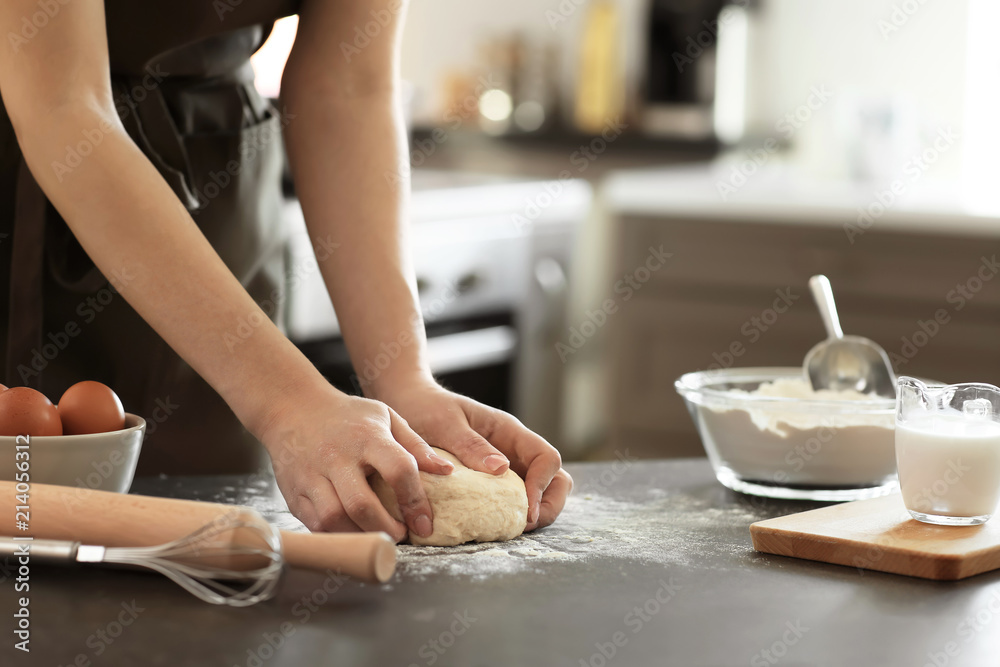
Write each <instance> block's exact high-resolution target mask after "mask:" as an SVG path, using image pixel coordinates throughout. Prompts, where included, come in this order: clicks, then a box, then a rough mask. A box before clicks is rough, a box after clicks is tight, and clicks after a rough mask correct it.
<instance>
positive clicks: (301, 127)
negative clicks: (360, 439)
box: [281, 0, 431, 397]
mask: <svg viewBox="0 0 1000 667" xmlns="http://www.w3.org/2000/svg"><path fill="white" fill-rule="evenodd" d="M404 11H405V2H404V1H403V0H361V1H356V0H352V1H351V2H329V1H327V0H306V2H305V3H304V6H303V8H302V11H301V19H300V22H299V30H298V34H297V36H296V39H295V46H294V48H293V50H292V53H291V55H290V57H289V60H288V64H287V66H286V67H285V72H284V76H283V78H282V86H281V90H282V104H283V106H284V110H285V111H286V112H287V113H289V114H290V115H291V116H292V117H294V118H295V122H294V123H291V124H290V125H289V127H288V128H287V130H286V132H285V138H286V142H287V145H288V152H289V158H290V160H291V166H292V171H293V174H294V177H295V187H296V193H297V194H298V197H299V200H300V202H301V203H302V208H303V211H304V213H305V218H306V222H307V224H308V226H309V230H310V233H311V234H312V235H313V236H314V237H316V238H325V237H327V236H330V237H332V238H333V240H334V242H336V243H339V244H340V246H339V249H338V251H337V252H336V253H334V255H333V256H331V257H330V258H328V259H327V260H326V261H324V262H322V264H321V268H322V272H323V276H324V278H325V280H326V284H327V287H328V289H329V291H330V296H331V297H332V299H333V302H334V304H335V305H336V308H337V312H338V314H339V315H340V326H341V329H342V333H343V336H344V340H345V342H346V343H347V347H348V349H349V350H350V353H351V359H352V361H353V362H354V367H355V368H356V369H359V370H361V369H362V368H363V366H364V364H365V362H366V361H368V362H372V361H373V360H374V359H375V357H376V356H377V355H378V354H379V353H380V352H381V348H380V346H381V345H382V344H383V343H385V344H388V343H390V342H393V341H398V340H399V339H400V338H402V339H403V340H404V342H405V343H406V344H404V345H402V346H401V348H402V349H401V351H400V354H399V356H398V357H397V358H396V359H395V360H394V361H393V363H392V364H391V365H390V366H389V367H388V368H385V369H383V370H381V371H380V372H379V373H378V375H377V377H375V378H370V377H365V376H364V375H362V376H361V378H360V379H361V381H362V384H363V387H364V389H365V393H366V395H369V396H375V397H378V396H379V394H380V389H381V388H383V387H385V386H386V385H389V384H392V383H393V382H394V381H399V380H402V381H409V380H410V379H412V378H421V379H423V380H425V381H428V382H429V381H431V376H430V370H429V369H428V367H427V364H426V361H425V348H426V340H425V336H424V328H423V321H422V319H421V316H420V310H419V307H418V303H417V299H416V289H415V284H414V280H413V270H412V267H411V265H410V261H409V255H408V249H407V244H406V233H407V226H406V224H405V218H406V207H407V202H408V198H409V190H410V184H409V173H408V169H406V166H407V161H408V150H407V146H406V133H405V130H404V128H403V119H402V113H401V108H400V105H399V104H398V103H397V97H396V96H397V93H398V90H397V88H398V83H399V77H398V72H397V70H398V63H397V62H396V59H397V58H398V44H399V38H400V34H401V27H402V23H403V14H404ZM366 26H368V27H369V32H370V33H374V32H375V29H374V28H375V27H377V28H378V31H377V34H375V35H374V37H371V42H370V43H368V44H365V43H364V42H363V41H361V42H358V43H360V44H365V45H364V47H363V48H359V47H358V46H357V45H356V43H355V42H356V41H357V34H356V32H355V29H356V28H361V30H362V34H364V30H365V28H366ZM366 36H367V35H366Z"/></svg>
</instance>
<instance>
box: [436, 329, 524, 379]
mask: <svg viewBox="0 0 1000 667" xmlns="http://www.w3.org/2000/svg"><path fill="white" fill-rule="evenodd" d="M516 348H517V332H516V331H515V330H514V328H513V327H509V326H496V327H488V328H485V329H472V330H470V331H461V332H459V333H453V334H445V335H443V336H432V337H430V338H428V339H427V359H428V361H429V363H430V367H431V372H432V373H435V374H438V373H454V372H456V371H465V370H471V369H474V368H482V367H484V366H493V365H496V364H502V363H506V362H508V361H510V360H511V359H513V358H514V350H515V349H516Z"/></svg>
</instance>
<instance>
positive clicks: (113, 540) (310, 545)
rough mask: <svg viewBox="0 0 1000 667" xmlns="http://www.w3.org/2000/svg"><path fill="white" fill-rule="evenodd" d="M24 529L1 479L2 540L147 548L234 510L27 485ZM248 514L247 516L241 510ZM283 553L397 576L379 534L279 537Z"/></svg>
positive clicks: (392, 549) (298, 561)
mask: <svg viewBox="0 0 1000 667" xmlns="http://www.w3.org/2000/svg"><path fill="white" fill-rule="evenodd" d="M29 496H30V497H29V498H28V503H27V504H28V506H29V507H30V521H29V526H30V529H29V530H27V531H18V530H16V529H15V526H14V519H13V517H11V516H10V513H11V512H12V511H13V508H14V507H15V506H17V505H23V504H25V503H23V502H20V501H19V500H17V499H16V490H15V484H14V482H2V481H0V507H3V508H9V509H8V510H7V511H6V512H5V513H6V514H7V516H8V517H10V518H8V519H6V520H3V521H2V522H0V535H3V536H8V537H23V536H27V535H30V536H32V537H34V538H37V539H48V540H70V541H75V542H82V543H84V544H93V545H97V546H104V547H148V546H155V545H159V544H163V543H165V542H169V541H171V540H175V539H178V538H181V537H184V536H185V535H188V534H190V533H192V532H194V531H196V530H198V529H199V528H201V527H202V526H204V525H206V524H208V523H211V522H212V521H213V520H215V519H218V518H219V517H220V516H221V515H223V514H228V513H230V512H232V511H233V510H234V509H247V508H237V507H236V506H234V505H221V504H218V503H207V502H200V501H194V500H176V499H173V498H154V497H151V496H135V495H126V494H121V493H110V492H108V491H94V490H90V489H77V488H70V487H66V486H53V485H50V484H32V485H31V489H30V492H29ZM247 511H250V512H253V510H249V509H248V510H247ZM281 543H282V554H283V555H284V559H285V562H286V563H288V564H289V565H291V566H292V567H302V568H308V569H310V570H320V571H326V570H331V571H333V572H337V573H340V574H346V575H350V576H352V577H357V578H358V579H361V580H363V581H369V582H378V583H384V582H386V581H388V580H389V578H390V577H392V574H393V572H395V570H396V545H395V543H393V541H392V539H391V538H390V537H389V536H388V535H386V534H385V533H293V532H289V531H284V530H283V531H281Z"/></svg>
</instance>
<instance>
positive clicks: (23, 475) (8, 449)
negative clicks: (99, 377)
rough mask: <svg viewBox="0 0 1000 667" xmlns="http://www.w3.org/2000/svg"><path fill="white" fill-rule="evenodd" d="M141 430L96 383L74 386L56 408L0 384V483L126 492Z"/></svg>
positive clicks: (105, 388) (30, 391) (112, 395)
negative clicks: (18, 482)
mask: <svg viewBox="0 0 1000 667" xmlns="http://www.w3.org/2000/svg"><path fill="white" fill-rule="evenodd" d="M145 431H146V422H145V420H144V419H142V417H138V416H136V415H133V414H128V413H126V412H125V410H124V408H123V407H122V402H121V400H120V399H119V398H118V396H117V394H115V392H114V391H112V389H111V388H110V387H108V386H107V385H104V384H101V383H100V382H94V381H91V380H85V381H83V382H77V383H76V384H74V385H73V386H72V387H70V388H69V389H67V390H66V391H65V392H64V393H63V395H62V397H61V398H60V399H59V402H58V403H57V404H53V403H52V402H51V401H50V400H49V399H48V398H47V397H46V396H45V395H44V394H42V393H41V392H39V391H35V390H34V389H31V388H29V387H11V388H9V389H8V388H7V387H4V386H3V385H0V480H5V481H21V482H24V481H27V482H32V483H39V484H59V485H61V486H76V487H83V488H88V489H98V490H101V491H114V492H117V493H126V492H127V491H128V489H129V487H130V486H131V485H132V478H133V477H134V476H135V467H136V464H137V463H138V462H139V451H140V450H141V448H142V438H143V435H144V434H145Z"/></svg>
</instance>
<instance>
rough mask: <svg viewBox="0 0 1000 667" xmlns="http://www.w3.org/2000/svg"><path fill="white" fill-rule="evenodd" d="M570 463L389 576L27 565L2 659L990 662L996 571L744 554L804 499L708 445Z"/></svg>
mask: <svg viewBox="0 0 1000 667" xmlns="http://www.w3.org/2000/svg"><path fill="white" fill-rule="evenodd" d="M569 470H570V471H571V472H572V474H573V476H574V477H575V478H576V481H577V490H576V492H575V493H574V495H573V496H572V497H571V498H570V502H569V503H568V505H567V508H566V510H565V512H564V513H563V515H562V516H561V517H560V518H559V520H558V521H557V522H556V523H555V524H554V525H552V526H550V527H548V528H545V529H543V530H540V531H537V532H536V533H534V534H531V535H527V536H522V537H521V538H519V539H518V540H515V541H512V542H508V543H502V544H488V545H474V546H464V547H457V548H451V549H448V548H444V549H435V548H429V547H424V548H414V547H402V548H401V551H400V565H399V568H398V571H397V574H396V576H395V577H394V578H393V579H392V581H390V582H389V583H388V584H386V585H384V586H372V585H363V584H359V583H356V582H351V581H340V580H338V579H337V578H336V577H332V576H330V575H327V574H323V573H313V572H304V571H292V572H289V573H287V575H286V576H285V579H284V580H283V582H282V585H281V586H280V588H279V591H278V594H277V596H276V597H275V598H274V599H273V600H270V601H268V602H265V603H262V604H260V605H257V606H255V607H250V608H247V609H227V608H219V607H215V606H211V605H208V604H205V603H202V602H199V601H198V600H196V599H194V598H193V597H190V596H189V595H188V594H187V593H185V592H183V591H182V590H181V589H180V588H178V587H176V586H174V585H173V584H172V583H170V582H168V581H166V580H164V579H162V578H160V577H158V576H156V575H151V574H144V573H139V572H125V571H105V570H101V569H89V570H83V569H69V568H54V567H49V568H42V567H40V566H34V567H33V571H32V579H31V586H32V588H31V614H32V619H33V622H32V628H33V635H32V641H31V647H32V652H31V654H30V655H25V654H23V653H20V652H17V651H14V650H13V648H12V645H13V641H14V640H13V639H12V635H11V633H10V626H11V619H10V615H9V614H8V613H7V612H6V611H5V612H4V617H5V618H6V619H7V620H6V621H5V622H4V625H5V627H6V628H7V629H5V630H4V631H3V633H2V636H3V640H2V641H3V643H4V645H3V649H2V651H0V655H3V656H11V657H12V659H10V660H8V659H5V660H4V661H3V664H4V665H19V664H26V665H69V664H78V665H88V664H92V665H144V666H146V665H170V666H171V667H173V666H175V665H176V666H180V665H213V666H228V665H251V666H253V665H256V666H262V665H281V666H285V665H288V666H295V667H300V666H302V667H312V666H318V665H337V666H338V667H340V666H347V665H377V666H379V667H384V666H386V667H387V666H394V665H403V666H408V665H428V666H429V665H567V666H573V667H579V666H581V665H591V666H593V667H600V666H601V665H610V664H617V665H684V666H693V665H747V664H750V665H773V664H781V665H800V666H801V665H923V664H924V663H925V662H930V663H931V664H935V663H934V662H933V661H932V658H931V657H929V655H928V654H930V655H931V656H934V657H935V658H936V659H937V660H938V662H937V664H939V665H943V664H948V665H987V664H995V663H996V656H997V655H998V653H1000V619H994V616H995V615H996V614H997V613H998V612H1000V585H998V584H1000V578H998V577H1000V575H996V574H993V573H991V574H986V575H981V576H978V577H973V578H971V579H968V580H965V581H962V582H952V583H942V582H931V581H924V580H919V579H910V578H906V577H901V576H896V575H890V574H882V573H878V572H862V571H859V570H856V569H853V568H847V567H839V566H834V565H826V564H821V563H812V562H806V561H799V560H794V559H788V558H782V557H777V556H766V555H760V554H756V553H755V552H754V551H753V550H752V548H751V545H750V535H749V532H748V526H749V525H750V523H751V522H753V521H756V520H758V519H762V518H766V517H772V516H778V515H782V514H787V513H790V512H794V511H799V510H803V509H808V508H810V507H814V506H815V505H813V504H808V503H791V502H780V501H771V500H762V499H757V498H750V497H747V496H742V495H740V494H736V493H733V492H731V491H729V490H727V489H725V488H723V487H722V486H720V485H719V484H718V483H717V482H716V481H715V479H714V477H713V476H712V473H711V470H710V468H709V466H708V463H707V462H706V461H705V460H704V459H698V460H683V461H669V462H667V461H654V462H647V461H643V462H634V463H622V462H619V463H617V464H614V465H613V464H610V463H590V464H574V465H571V466H569ZM134 490H135V491H136V492H140V493H146V494H154V495H168V496H175V497H184V498H197V499H204V500H213V501H221V502H230V503H233V502H239V503H243V504H248V505H250V506H253V507H255V508H256V509H258V510H260V511H261V512H263V513H264V514H266V515H268V516H269V517H270V518H271V519H272V520H274V521H276V522H277V523H279V524H281V525H282V526H283V527H286V528H292V527H295V526H296V525H297V522H296V521H295V520H294V519H293V518H292V517H291V516H290V515H288V514H287V512H286V511H284V510H283V507H282V504H281V501H280V499H279V498H278V497H277V496H276V495H275V493H274V490H273V488H271V487H269V486H268V484H267V483H266V482H261V481H258V482H255V483H249V482H248V480H246V479H244V478H238V477H188V478H159V479H140V480H137V482H136V484H135V487H134ZM0 575H4V576H5V581H4V582H3V584H2V587H0V590H2V591H3V598H2V599H3V605H2V607H3V608H4V609H5V610H7V609H13V606H14V604H13V596H14V593H13V590H12V581H11V576H10V572H9V570H4V571H0ZM272 646H278V648H277V649H274V648H272ZM949 651H950V653H951V655H947V652H949ZM605 656H610V657H605ZM941 660H944V661H945V662H941ZM74 661H75V662H74Z"/></svg>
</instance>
